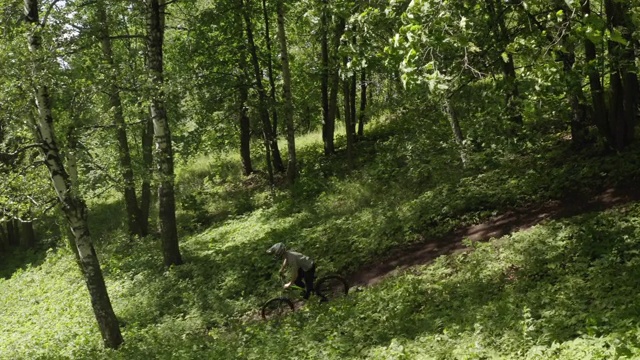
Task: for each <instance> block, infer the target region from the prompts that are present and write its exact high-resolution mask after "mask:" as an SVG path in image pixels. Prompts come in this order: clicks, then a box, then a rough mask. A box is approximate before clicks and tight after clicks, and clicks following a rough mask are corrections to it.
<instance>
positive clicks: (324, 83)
mask: <svg viewBox="0 0 640 360" xmlns="http://www.w3.org/2000/svg"><path fill="white" fill-rule="evenodd" d="M328 6H329V1H328V0H322V9H321V15H320V49H321V50H320V52H321V54H320V63H321V67H322V69H321V70H322V71H321V75H320V92H321V93H322V142H323V143H324V154H325V155H329V154H332V153H333V151H334V146H333V137H331V138H329V131H328V127H329V119H330V118H331V115H330V113H329V112H330V111H329V20H328V17H329V16H328V14H327V11H328V10H327V7H328Z"/></svg>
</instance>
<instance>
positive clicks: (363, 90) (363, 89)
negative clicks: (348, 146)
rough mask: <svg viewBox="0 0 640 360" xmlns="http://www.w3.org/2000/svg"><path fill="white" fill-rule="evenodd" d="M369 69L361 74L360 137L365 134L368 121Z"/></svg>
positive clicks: (363, 70)
mask: <svg viewBox="0 0 640 360" xmlns="http://www.w3.org/2000/svg"><path fill="white" fill-rule="evenodd" d="M366 110H367V69H364V68H363V69H362V73H361V74H360V116H358V118H359V119H358V137H360V138H361V137H363V136H364V123H365V122H366V121H367V118H366V114H365V112H366Z"/></svg>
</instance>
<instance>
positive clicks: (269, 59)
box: [262, 0, 278, 138]
mask: <svg viewBox="0 0 640 360" xmlns="http://www.w3.org/2000/svg"><path fill="white" fill-rule="evenodd" d="M262 11H263V15H264V33H265V35H264V36H265V37H264V40H265V44H266V46H267V76H268V77H269V91H270V92H269V97H270V98H271V106H270V108H271V110H272V115H271V118H272V119H273V121H272V124H273V136H274V137H276V138H277V137H278V107H277V104H278V100H277V99H276V82H275V79H274V76H273V59H272V53H271V32H270V29H269V11H268V10H267V1H266V0H262Z"/></svg>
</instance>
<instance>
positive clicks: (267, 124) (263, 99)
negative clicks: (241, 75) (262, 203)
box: [240, 0, 284, 184]
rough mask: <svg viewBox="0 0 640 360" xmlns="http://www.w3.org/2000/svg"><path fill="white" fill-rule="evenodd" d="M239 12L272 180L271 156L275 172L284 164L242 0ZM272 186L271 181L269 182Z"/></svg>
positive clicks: (248, 17)
mask: <svg viewBox="0 0 640 360" xmlns="http://www.w3.org/2000/svg"><path fill="white" fill-rule="evenodd" d="M240 6H241V11H242V14H243V16H244V22H245V31H246V35H247V43H248V45H249V53H250V55H251V64H252V65H253V71H254V76H255V78H256V86H257V88H258V89H257V90H258V100H259V107H260V117H261V118H262V133H263V135H264V141H265V146H267V147H268V149H267V151H266V152H267V160H268V161H269V164H268V166H267V169H268V170H269V174H270V175H269V178H270V179H273V174H272V172H273V170H272V169H273V168H272V167H271V160H270V158H271V155H273V166H274V167H275V168H276V170H277V171H279V172H282V171H284V164H283V163H282V157H281V156H280V150H279V149H278V140H277V139H276V138H275V136H274V135H273V128H272V127H271V121H270V120H269V108H268V106H267V94H266V91H265V90H264V86H263V84H262V71H261V70H260V62H259V60H258V52H257V49H256V45H255V42H254V40H253V29H252V27H251V17H250V16H249V9H248V8H247V7H246V6H245V2H244V0H240ZM271 183H272V184H273V181H271Z"/></svg>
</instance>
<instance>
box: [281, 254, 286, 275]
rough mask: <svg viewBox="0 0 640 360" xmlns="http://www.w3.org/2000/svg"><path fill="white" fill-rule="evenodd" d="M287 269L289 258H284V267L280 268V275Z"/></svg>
mask: <svg viewBox="0 0 640 360" xmlns="http://www.w3.org/2000/svg"><path fill="white" fill-rule="evenodd" d="M286 268H287V258H286V257H285V258H284V261H283V262H282V266H280V271H279V272H280V274H282V273H284V270H285V269H286Z"/></svg>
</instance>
